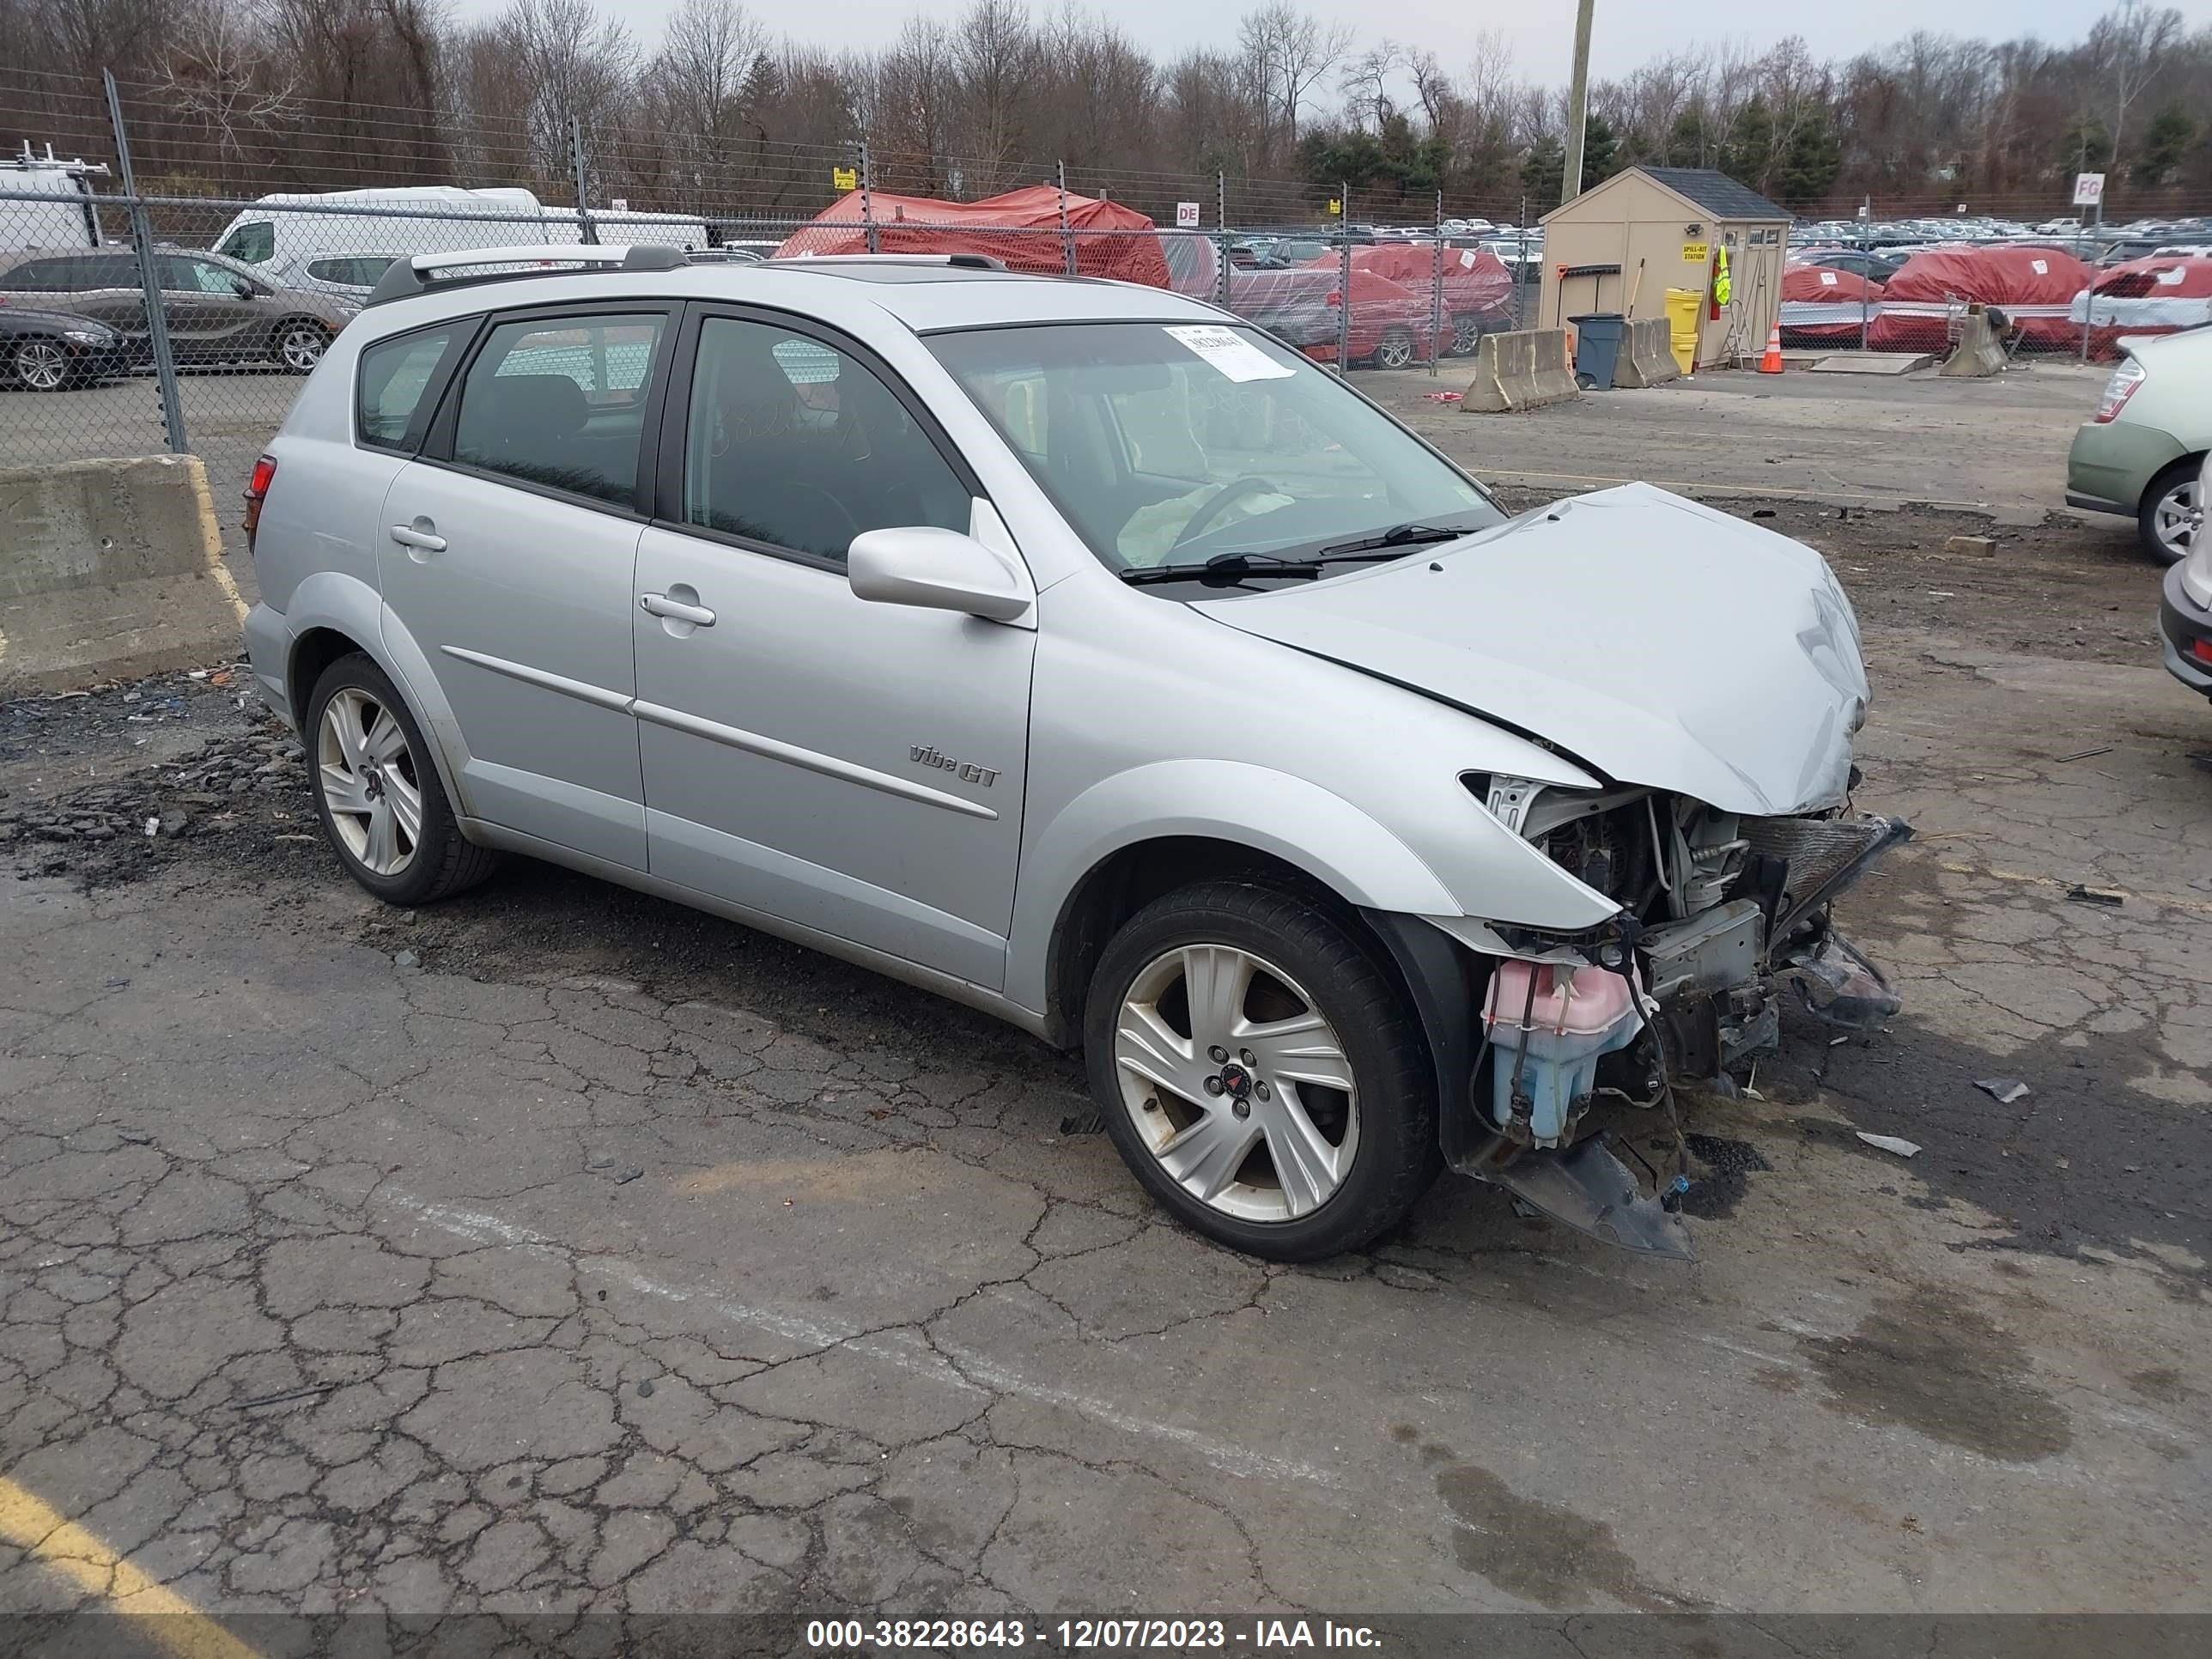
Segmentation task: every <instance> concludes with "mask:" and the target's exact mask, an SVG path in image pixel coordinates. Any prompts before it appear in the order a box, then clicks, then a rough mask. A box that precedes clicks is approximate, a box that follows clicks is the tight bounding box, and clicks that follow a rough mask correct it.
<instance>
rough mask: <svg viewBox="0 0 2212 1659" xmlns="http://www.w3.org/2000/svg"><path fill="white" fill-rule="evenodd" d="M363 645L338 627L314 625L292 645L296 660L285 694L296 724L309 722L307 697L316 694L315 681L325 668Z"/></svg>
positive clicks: (304, 724) (321, 675)
mask: <svg viewBox="0 0 2212 1659" xmlns="http://www.w3.org/2000/svg"><path fill="white" fill-rule="evenodd" d="M360 649H361V647H360V646H359V645H358V644H356V643H355V641H353V640H351V639H350V638H349V637H348V636H347V635H343V634H341V633H339V632H338V630H337V629H335V628H311V629H308V630H307V632H306V633H304V634H302V635H300V637H299V639H298V640H297V641H295V643H294V644H293V647H292V664H291V667H290V669H289V671H287V674H286V677H285V678H286V684H285V687H284V695H285V696H286V698H287V700H288V701H289V702H290V703H291V705H292V722H293V724H294V725H295V726H301V727H304V726H306V725H307V699H308V698H309V697H311V696H313V695H314V691H315V682H316V681H317V680H319V679H320V678H322V677H323V671H324V670H325V669H326V668H328V667H329V666H330V665H331V664H332V663H334V662H336V661H337V659H339V658H340V657H343V656H348V655H350V654H351V653H354V652H356V651H358V650H360Z"/></svg>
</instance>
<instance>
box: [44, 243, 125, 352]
mask: <svg viewBox="0 0 2212 1659" xmlns="http://www.w3.org/2000/svg"><path fill="white" fill-rule="evenodd" d="M63 264H64V267H65V269H64V272H63V274H62V275H61V276H60V277H59V278H58V280H59V281H60V282H61V283H63V284H64V293H63V295H62V307H63V309H64V310H68V311H74V312H76V313H77V314H78V315H79V316H81V317H91V318H94V319H97V320H99V321H100V322H103V323H105V324H106V325H108V327H110V328H112V329H113V330H115V331H117V332H118V333H120V334H125V335H128V336H130V337H131V338H132V339H133V340H135V341H137V343H138V344H139V345H140V346H142V347H143V345H144V343H145V341H146V290H145V289H144V288H143V286H142V285H141V284H140V283H139V280H138V260H137V256H136V255H134V254H129V253H82V254H78V255H76V256H75V257H74V258H70V259H68V260H66V261H64V262H63Z"/></svg>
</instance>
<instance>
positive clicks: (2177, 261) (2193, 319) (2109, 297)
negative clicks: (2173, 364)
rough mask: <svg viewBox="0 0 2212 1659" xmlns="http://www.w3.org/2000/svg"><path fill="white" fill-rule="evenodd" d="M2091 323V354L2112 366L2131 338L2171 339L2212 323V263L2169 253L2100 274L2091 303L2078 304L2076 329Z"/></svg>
mask: <svg viewBox="0 0 2212 1659" xmlns="http://www.w3.org/2000/svg"><path fill="white" fill-rule="evenodd" d="M2085 313H2086V316H2085ZM2085 320H2086V321H2087V322H2088V324H2089V325H2090V327H2089V355H2090V356H2093V357H2098V358H2101V359H2102V360H2104V361H2105V362H2111V361H2112V359H2114V358H2116V357H2118V356H2119V355H2120V350H2119V343H2120V341H2121V340H2122V338H2124V337H2126V336H2128V335H2130V334H2171V333H2172V332H2174V331H2176V330H2177V329H2184V328H2193V327H2195V326H2197V325H2198V324H2201V323H2212V259H2205V258H2191V257H2188V256H2185V255H2176V254H2168V255H2166V257H2165V258H2150V259H2130V260H2129V261H2128V262H2127V263H2126V264H2118V265H2113V266H2112V267H2111V268H2110V269H2109V270H2103V271H2100V272H2099V273H2098V276H2097V282H2096V286H2095V287H2094V288H2093V289H2090V291H2089V295H2088V297H2087V300H2083V299H2081V298H2076V299H2075V302H2074V314H2073V318H2072V322H2073V325H2074V326H2075V328H2076V329H2077V330H2078V329H2079V328H2080V326H2081V324H2082V322H2083V321H2085ZM2077 337H2078V336H2077Z"/></svg>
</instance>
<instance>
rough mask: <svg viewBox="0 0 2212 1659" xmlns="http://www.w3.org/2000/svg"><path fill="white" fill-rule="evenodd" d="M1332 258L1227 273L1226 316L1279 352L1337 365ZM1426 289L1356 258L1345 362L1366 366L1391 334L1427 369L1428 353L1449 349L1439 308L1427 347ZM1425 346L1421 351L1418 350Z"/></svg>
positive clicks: (1447, 325)
mask: <svg viewBox="0 0 2212 1659" xmlns="http://www.w3.org/2000/svg"><path fill="white" fill-rule="evenodd" d="M1339 274H1340V271H1339V268H1338V265H1337V261H1336V256H1335V255H1334V254H1330V255H1329V256H1328V258H1325V259H1316V260H1314V261H1312V262H1311V263H1310V264H1304V265H1299V266H1297V267H1296V268H1295V269H1292V270H1236V269H1235V268H1233V267H1232V268H1231V270H1230V272H1229V308H1230V309H1231V311H1233V312H1235V313H1237V315H1238V316H1240V317H1243V318H1244V319H1247V320H1249V321H1250V322H1253V323H1256V324H1257V325H1259V326H1260V327H1261V328H1264V329H1266V330H1267V331H1268V332H1269V333H1271V334H1273V335H1274V336H1275V337H1276V338H1278V339H1279V340H1281V341H1282V342H1283V343H1285V344H1286V345H1291V346H1295V347H1296V348H1297V349H1298V350H1300V351H1303V352H1304V353H1305V354H1306V356H1309V357H1313V358H1316V359H1318V360H1320V361H1322V362H1335V361H1336V302H1337V277H1338V276H1339ZM1431 297H1432V288H1431V280H1430V278H1428V277H1426V276H1424V277H1423V278H1422V279H1421V286H1420V288H1419V290H1418V291H1416V290H1415V289H1412V288H1409V287H1407V285H1406V284H1405V283H1394V282H1392V281H1391V280H1390V279H1389V277H1387V276H1380V275H1378V274H1377V273H1376V272H1375V271H1373V270H1367V269H1365V268H1364V267H1363V266H1362V265H1361V264H1360V263H1359V259H1358V253H1357V252H1354V255H1353V258H1352V317H1351V323H1350V326H1349V328H1348V329H1347V330H1346V334H1347V337H1348V342H1349V349H1350V356H1351V360H1352V362H1355V363H1361V362H1367V361H1368V360H1369V359H1370V358H1371V357H1373V356H1375V355H1376V352H1377V351H1379V350H1381V349H1383V344H1384V342H1385V341H1386V339H1388V337H1389V336H1391V335H1393V334H1405V335H1407V336H1410V337H1411V343H1412V347H1413V359H1414V361H1415V362H1427V361H1428V360H1429V353H1430V349H1431V345H1433V347H1434V348H1435V349H1436V350H1437V352H1438V354H1439V355H1443V354H1448V353H1449V351H1450V350H1451V349H1452V323H1451V310H1450V307H1449V305H1447V306H1446V307H1445V311H1444V316H1443V324H1442V325H1441V326H1440V327H1439V328H1438V329H1437V332H1436V336H1435V338H1434V340H1433V341H1430V339H1429V323H1430V320H1431V316H1432V313H1433V310H1434V307H1432V306H1431ZM1425 342H1426V343H1425Z"/></svg>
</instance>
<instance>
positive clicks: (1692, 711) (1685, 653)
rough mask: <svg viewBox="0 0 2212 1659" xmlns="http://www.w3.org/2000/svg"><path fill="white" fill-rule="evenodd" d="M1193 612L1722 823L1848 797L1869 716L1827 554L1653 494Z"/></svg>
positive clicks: (1539, 517) (1574, 505)
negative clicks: (1720, 817)
mask: <svg viewBox="0 0 2212 1659" xmlns="http://www.w3.org/2000/svg"><path fill="white" fill-rule="evenodd" d="M1437 567H1441V568H1437ZM1194 609H1196V610H1199V611H1204V612H1206V614H1207V615H1208V616H1210V617H1213V618H1214V619H1215V620H1216V621H1218V622H1221V623H1226V624H1228V625H1229V626H1230V627H1231V628H1236V629H1241V630H1243V632H1245V633H1248V634H1255V635H1259V636H1260V637H1261V638H1263V639H1270V640H1274V641H1279V643H1281V644H1284V645H1288V646H1293V647H1297V649H1299V650H1301V651H1307V652H1310V653H1313V654H1314V655H1316V656H1317V657H1325V658H1327V659H1329V660H1330V661H1333V662H1338V663H1342V664H1344V665H1346V666H1347V667H1352V668H1357V669H1361V670H1363V671H1365V672H1368V673H1370V674H1374V675H1376V676H1377V677H1379V678H1383V679H1387V680H1390V681H1392V682H1394V683H1395V684H1401V685H1404V686H1407V687H1409V688H1411V689H1413V690H1417V691H1421V692H1424V693H1426V694H1427V695H1429V696H1433V697H1436V698H1438V699H1439V700H1441V701H1443V702H1449V703H1453V704H1455V705H1457V706H1458V707H1460V708H1466V709H1468V710H1470V711H1472V712H1473V713H1475V714H1483V715H1487V716H1489V717H1491V718H1492V719H1493V720H1498V721H1500V722H1502V723H1504V724H1505V725H1507V726H1514V727H1517V728H1518V729H1520V730H1521V731H1523V732H1528V733H1529V734H1531V735H1533V736H1534V737H1537V738H1543V739H1545V740H1547V741H1548V742H1550V743H1552V744H1556V745H1558V747H1559V748H1560V749H1561V750H1565V752H1566V753H1567V754H1569V755H1571V756H1572V757H1576V758H1577V759H1579V760H1582V761H1583V762H1585V763H1588V764H1589V765H1591V766H1594V767H1595V768H1596V769H1598V770H1600V771H1601V772H1602V773H1604V774H1605V775H1607V776H1608V777H1610V778H1612V779H1613V780H1614V781H1618V782H1624V783H1639V784H1644V785H1646V786H1648V787H1652V788H1656V789H1667V790H1673V791H1676V792H1678V793H1682V794H1686V795H1689V796H1691V797H1692V798H1694V799H1698V800H1701V801H1705V802H1706V803H1708V804H1709V805H1713V806H1716V807H1718V808H1719V809H1721V810H1722V811H1729V812H1741V813H1747V814H1751V815H1754V816H1772V815H1775V814H1779V813H1786V812H1796V811H1808V810H1810V809H1813V808H1816V807H1823V806H1828V805H1834V804H1836V803H1838V802H1839V801H1840V800H1842V799H1843V797H1844V793H1845V789H1846V787H1847V779H1848V776H1849V773H1850V739H1851V734H1852V733H1853V732H1857V730H1858V728H1859V726H1860V725H1861V723H1862V722H1863V720H1864V719H1865V714H1866V705H1867V681H1866V668H1865V665H1864V663H1863V661H1862V659H1861V658H1860V654H1859V636H1858V623H1857V618H1856V617H1854V616H1853V615H1852V612H1851V607H1850V601H1849V600H1848V599H1845V598H1844V592H1843V589H1842V588H1841V587H1840V586H1838V584H1837V581H1836V579H1835V577H1834V575H1833V574H1831V572H1830V571H1829V569H1828V567H1827V564H1826V562H1825V561H1824V560H1822V558H1821V557H1820V555H1819V554H1817V553H1815V552H1814V551H1813V550H1812V549H1810V548H1808V547H1806V546H1804V545H1802V544H1800V543H1797V542H1794V541H1791V540H1790V539H1789V538H1787V537H1785V536H1778V535H1776V534H1775V533H1773V532H1771V531H1767V530H1761V529H1759V527H1758V526H1755V525H1750V524H1747V523H1745V522H1744V521H1743V520H1741V519H1735V518H1731V517H1730V516H1729V514H1727V513H1721V512H1717V511H1716V510H1714V509H1713V508H1711V507H1703V506H1700V505H1699V503H1697V502H1695V501H1686V500H1685V499H1683V498H1682V497H1681V496H1680V495H1671V494H1669V493H1668V491H1666V490H1663V489H1655V488H1653V487H1652V486H1651V485H1650V484H1642V483H1637V484H1625V485H1622V486H1620V488H1618V489H1606V490H1600V491H1598V492H1597V493H1596V494H1595V495H1581V496H1577V497H1575V498H1573V499H1572V500H1569V501H1559V502H1556V503H1554V504H1553V506H1551V507H1547V508H1545V509H1543V510H1542V511H1541V512H1538V513H1529V514H1527V515H1525V516H1524V517H1522V518H1520V519H1516V520H1514V521H1513V522H1511V523H1510V524H1506V525H1501V526H1497V527H1496V528H1494V529H1491V530H1486V531H1481V532H1477V533H1476V534H1474V535H1473V536H1470V537H1468V538H1466V539H1465V540H1463V541H1459V542H1455V543H1451V544H1449V545H1447V546H1445V547H1443V548H1440V549H1431V550H1419V551H1416V552H1415V553H1414V554H1413V555H1412V556H1409V557H1407V558H1406V559H1404V560H1403V561H1401V562H1397V563H1394V564H1389V565H1383V566H1380V567H1377V568H1375V569H1372V570H1364V571H1360V572H1358V573H1357V574H1351V575H1345V576H1337V577H1333V578H1331V579H1329V580H1324V581H1319V582H1316V583H1314V584H1313V585H1312V586H1305V587H1293V588H1280V589H1276V590H1274V591H1273V592H1268V593H1267V594H1264V595H1255V596H1253V597H1250V598H1239V599H1209V600H1203V601H1200V602H1199V603H1198V604H1197V605H1195V606H1194ZM1376 737H1377V738H1378V740H1383V739H1385V738H1386V737H1387V734H1384V733H1380V732H1378V733H1377V734H1376Z"/></svg>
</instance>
